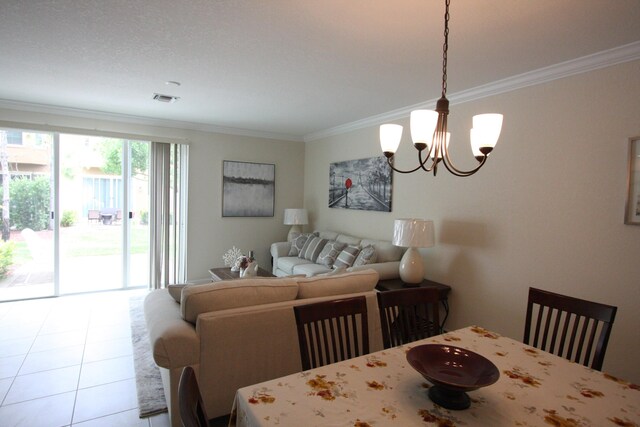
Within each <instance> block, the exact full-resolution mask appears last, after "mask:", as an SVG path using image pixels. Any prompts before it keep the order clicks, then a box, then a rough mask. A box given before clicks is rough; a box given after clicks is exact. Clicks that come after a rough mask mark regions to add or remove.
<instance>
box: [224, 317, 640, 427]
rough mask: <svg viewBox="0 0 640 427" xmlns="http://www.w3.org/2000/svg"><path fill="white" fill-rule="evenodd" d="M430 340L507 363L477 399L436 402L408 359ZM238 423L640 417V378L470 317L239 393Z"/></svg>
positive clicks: (444, 424) (560, 426)
mask: <svg viewBox="0 0 640 427" xmlns="http://www.w3.org/2000/svg"><path fill="white" fill-rule="evenodd" d="M424 344H440V345H445V346H453V347H458V348H463V349H466V350H469V351H471V352H473V353H476V354H479V355H480V356H483V357H484V358H486V359H488V360H490V361H491V362H492V363H493V364H494V365H495V366H496V368H497V369H498V371H499V374H500V375H499V378H498V380H497V381H496V382H495V383H493V384H492V385H489V386H486V387H482V388H479V389H477V390H474V391H469V392H468V396H469V397H470V400H471V406H470V407H469V408H468V409H464V410H450V409H445V408H444V407H442V406H440V405H437V404H435V403H433V402H432V401H431V400H430V398H429V396H428V389H429V388H430V387H432V386H433V384H431V383H430V382H429V381H427V380H426V379H425V378H424V377H423V376H422V375H421V374H420V373H418V371H416V370H415V369H414V368H412V367H411V365H410V364H409V363H408V361H407V356H406V355H407V352H408V351H409V350H410V349H411V348H413V347H416V346H420V345H424ZM229 426H233V427H255V426H300V427H310V426H345V427H346V426H353V427H380V426H398V427H400V426H437V427H452V426H492V427H497V426H523V427H532V426H546V427H548V426H557V427H574V426H594V427H606V426H624V427H631V426H635V427H638V426H640V387H638V385H635V384H632V383H630V382H627V381H625V380H623V379H620V378H616V377H615V376H613V375H609V374H607V373H606V372H600V371H596V370H593V369H590V368H588V367H585V366H583V365H580V364H577V363H574V362H571V361H569V360H567V359H564V358H561V357H558V356H555V355H553V354H551V353H547V352H544V351H542V350H538V349H536V348H533V347H531V346H528V345H525V344H523V343H522V342H520V341H517V340H514V339H511V338H508V337H505V336H501V335H499V334H497V333H495V332H492V331H490V330H487V329H485V328H483V327H481V326H469V327H466V328H463V329H459V330H455V331H451V332H448V333H445V334H442V335H437V336H434V337H430V338H427V339H424V340H420V341H416V342H412V343H409V344H405V345H401V346H398V347H394V348H390V349H386V350H381V351H378V352H374V353H370V354H368V355H365V356H361V357H357V358H354V359H349V360H345V361H342V362H338V363H334V364H331V365H326V366H322V367H319V368H315V369H311V370H308V371H304V372H299V373H295V374H292V375H288V376H285V377H281V378H277V379H274V380H270V381H265V382H263V383H260V384H255V385H251V386H248V387H243V388H241V389H239V390H238V391H237V392H236V396H235V400H234V403H233V407H232V411H231V416H230V420H229Z"/></svg>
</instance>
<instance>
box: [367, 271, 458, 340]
mask: <svg viewBox="0 0 640 427" xmlns="http://www.w3.org/2000/svg"><path fill="white" fill-rule="evenodd" d="M409 288H436V289H437V290H438V295H439V296H440V303H442V307H444V317H443V319H442V322H440V330H442V332H444V323H445V322H446V321H447V317H449V292H451V286H449V285H445V284H442V283H438V282H434V281H433V280H427V279H424V280H423V281H422V282H421V283H417V284H415V283H412V284H407V283H404V282H403V281H402V279H400V278H398V279H388V280H380V281H379V282H378V284H377V285H376V289H377V290H379V291H380V292H385V291H394V290H397V289H409Z"/></svg>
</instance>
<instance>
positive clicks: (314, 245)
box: [298, 236, 327, 262]
mask: <svg viewBox="0 0 640 427" xmlns="http://www.w3.org/2000/svg"><path fill="white" fill-rule="evenodd" d="M326 243H327V239H321V238H320V237H316V236H313V237H309V239H307V241H306V242H305V244H304V246H303V247H302V250H301V251H300V253H299V254H298V258H303V259H308V260H309V261H311V262H316V260H317V259H318V255H320V252H322V249H323V248H324V245H325V244H326Z"/></svg>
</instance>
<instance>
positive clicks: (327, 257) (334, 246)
mask: <svg viewBox="0 0 640 427" xmlns="http://www.w3.org/2000/svg"><path fill="white" fill-rule="evenodd" d="M345 246H347V244H346V243H340V242H336V241H335V240H329V241H328V242H327V243H326V244H325V245H324V249H322V252H320V255H318V260H317V261H316V262H317V263H318V264H322V265H324V266H325V267H329V268H331V267H333V263H334V262H335V261H336V258H338V255H339V254H340V251H341V250H343V249H344V248H345Z"/></svg>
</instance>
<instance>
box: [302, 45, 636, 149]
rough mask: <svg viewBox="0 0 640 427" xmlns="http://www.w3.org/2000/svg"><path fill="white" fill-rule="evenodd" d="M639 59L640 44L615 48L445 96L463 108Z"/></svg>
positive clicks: (363, 123) (367, 122) (322, 134)
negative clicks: (480, 100) (471, 102)
mask: <svg viewBox="0 0 640 427" xmlns="http://www.w3.org/2000/svg"><path fill="white" fill-rule="evenodd" d="M638 59H640V41H636V42H633V43H629V44H626V45H622V46H618V47H616V48H613V49H609V50H605V51H602V52H597V53H594V54H591V55H587V56H583V57H580V58H576V59H572V60H569V61H565V62H561V63H559V64H555V65H551V66H549V67H544V68H539V69H537V70H533V71H529V72H526V73H522V74H518V75H515V76H512V77H507V78H505V79H502V80H497V81H495V82H492V83H488V84H486V85H482V86H477V87H474V88H471V89H468V90H464V91H460V92H456V93H453V94H451V95H449V96H448V98H449V102H450V104H462V103H465V102H470V101H474V100H478V99H481V98H486V97H490V96H495V95H498V94H501V93H505V92H511V91H514V90H518V89H522V88H525V87H529V86H535V85H539V84H543V83H548V82H551V81H554V80H558V79H562V78H565V77H570V76H574V75H577V74H582V73H586V72H589V71H593V70H597V69H600V68H606V67H610V66H613V65H617V64H622V63H625V62H630V61H635V60H638ZM437 100H438V98H433V99H430V100H428V101H425V102H421V103H419V104H415V105H411V106H408V107H403V108H398V109H396V110H393V111H389V112H386V113H383V114H378V115H375V116H371V117H367V118H365V119H362V120H357V121H354V122H351V123H346V124H344V125H340V126H336V127H333V128H329V129H326V130H322V131H318V132H314V133H310V134H307V135H305V137H304V141H305V142H312V141H317V140H320V139H323V138H328V137H331V136H335V135H340V134H343V133H346V132H351V131H354V130H358V129H362V128H365V127H369V126H377V125H380V124H382V123H386V122H390V121H394V120H399V119H404V118H406V117H409V115H410V114H411V111H413V110H418V109H434V108H435V105H436V102H437Z"/></svg>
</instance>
